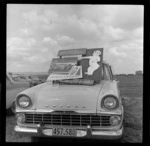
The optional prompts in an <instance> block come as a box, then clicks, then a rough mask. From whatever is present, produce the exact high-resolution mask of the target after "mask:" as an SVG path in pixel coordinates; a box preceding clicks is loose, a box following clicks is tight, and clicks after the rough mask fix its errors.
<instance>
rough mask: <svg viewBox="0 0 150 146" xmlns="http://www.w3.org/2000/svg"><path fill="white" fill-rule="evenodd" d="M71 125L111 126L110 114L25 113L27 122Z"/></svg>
mask: <svg viewBox="0 0 150 146" xmlns="http://www.w3.org/2000/svg"><path fill="white" fill-rule="evenodd" d="M40 122H42V123H43V124H48V125H69V126H87V125H88V124H90V125H91V126H111V124H110V116H108V115H107V116H106V115H83V114H77V115H75V114H25V123H28V124H38V123H40Z"/></svg>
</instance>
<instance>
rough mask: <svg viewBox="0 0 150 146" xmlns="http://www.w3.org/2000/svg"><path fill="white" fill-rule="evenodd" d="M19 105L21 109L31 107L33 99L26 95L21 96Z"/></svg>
mask: <svg viewBox="0 0 150 146" xmlns="http://www.w3.org/2000/svg"><path fill="white" fill-rule="evenodd" d="M18 105H19V106H20V107H21V108H27V107H29V106H31V99H30V98H29V97H28V96H26V95H21V96H20V97H19V99H18Z"/></svg>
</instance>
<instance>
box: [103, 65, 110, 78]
mask: <svg viewBox="0 0 150 146" xmlns="http://www.w3.org/2000/svg"><path fill="white" fill-rule="evenodd" d="M103 69H104V70H103V76H104V80H110V79H111V77H110V73H109V69H108V67H107V65H105V64H104V68H103Z"/></svg>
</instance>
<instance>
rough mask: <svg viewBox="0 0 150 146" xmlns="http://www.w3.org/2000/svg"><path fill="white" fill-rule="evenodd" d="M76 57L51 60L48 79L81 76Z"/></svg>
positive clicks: (80, 68)
mask: <svg viewBox="0 0 150 146" xmlns="http://www.w3.org/2000/svg"><path fill="white" fill-rule="evenodd" d="M77 60H78V59H77V57H71V58H54V59H53V60H52V63H51V66H50V69H49V74H50V75H49V77H48V80H63V79H77V78H82V66H77Z"/></svg>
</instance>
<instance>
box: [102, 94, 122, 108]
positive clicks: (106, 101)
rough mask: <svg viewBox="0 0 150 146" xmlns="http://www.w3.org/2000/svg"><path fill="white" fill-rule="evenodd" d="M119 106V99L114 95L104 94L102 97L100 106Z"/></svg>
mask: <svg viewBox="0 0 150 146" xmlns="http://www.w3.org/2000/svg"><path fill="white" fill-rule="evenodd" d="M118 106H119V101H118V99H117V98H116V97H115V96H112V95H110V96H105V97H104V98H103V99H102V107H104V108H106V109H110V110H111V109H116V108H118Z"/></svg>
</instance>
